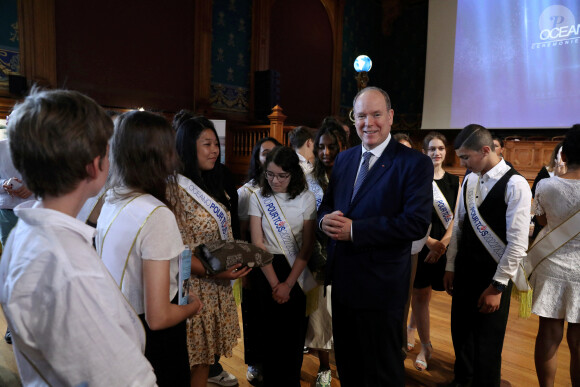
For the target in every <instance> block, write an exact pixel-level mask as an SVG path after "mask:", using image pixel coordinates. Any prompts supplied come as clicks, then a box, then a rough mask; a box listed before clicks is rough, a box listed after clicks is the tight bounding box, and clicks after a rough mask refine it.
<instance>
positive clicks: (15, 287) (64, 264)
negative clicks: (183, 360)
mask: <svg viewBox="0 0 580 387" xmlns="http://www.w3.org/2000/svg"><path fill="white" fill-rule="evenodd" d="M15 213H16V215H17V216H18V217H19V218H20V221H19V222H18V224H17V226H16V227H15V228H14V230H13V231H12V233H11V235H10V237H9V238H8V243H7V244H6V249H5V251H4V253H3V254H2V260H1V262H0V303H1V304H2V308H3V310H4V314H5V316H6V320H7V321H8V327H9V328H10V330H11V331H12V339H13V340H14V344H13V345H14V355H15V357H16V363H17V365H18V371H19V373H20V377H21V379H22V384H23V385H24V386H45V385H47V384H50V385H52V386H63V385H66V386H77V385H80V384H81V383H83V382H86V383H88V385H89V386H91V387H95V386H103V387H105V386H107V387H108V386H153V385H155V375H154V373H153V369H152V367H151V365H150V364H149V362H148V361H147V359H146V358H145V356H143V351H144V349H145V331H144V329H143V325H142V323H141V321H140V320H139V317H138V316H137V314H135V312H134V311H133V309H132V308H131V306H130V305H129V303H128V302H127V301H126V300H125V297H123V294H122V293H121V292H120V290H119V288H118V287H117V285H116V284H115V281H113V278H112V277H111V275H110V274H109V272H108V271H107V269H106V268H105V266H104V265H103V263H102V262H101V260H100V259H99V257H98V256H97V253H96V252H95V250H94V248H93V246H92V238H93V236H94V233H95V230H94V229H93V228H92V227H90V226H88V225H86V224H84V223H83V222H81V221H79V220H77V219H75V218H72V217H70V216H68V215H66V214H64V213H62V212H58V211H54V210H50V209H46V208H43V207H42V203H41V202H34V201H29V202H26V203H23V204H21V205H19V206H18V207H16V208H15Z"/></svg>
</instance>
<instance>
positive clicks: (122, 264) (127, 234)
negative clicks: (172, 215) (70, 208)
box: [95, 195, 166, 301]
mask: <svg viewBox="0 0 580 387" xmlns="http://www.w3.org/2000/svg"><path fill="white" fill-rule="evenodd" d="M161 207H166V206H165V205H164V204H163V203H161V202H160V201H159V200H157V199H156V198H155V197H153V196H151V195H139V196H135V197H134V198H132V199H131V200H129V201H128V202H127V203H126V204H125V205H124V206H123V207H122V208H121V209H120V210H119V211H118V212H117V213H116V214H114V216H112V218H109V219H110V222H109V225H108V226H107V227H106V231H105V233H104V234H103V235H102V236H101V235H97V239H96V243H95V245H96V247H97V252H98V253H99V256H100V257H101V259H102V260H103V263H104V264H105V266H106V267H107V269H109V272H110V273H111V276H112V277H113V278H114V279H115V282H116V283H117V284H118V285H119V288H120V289H121V290H123V280H124V278H125V273H126V271H127V265H128V263H129V258H130V257H131V252H132V251H133V247H134V246H135V241H136V240H137V237H138V236H139V234H140V233H141V230H142V229H143V226H144V225H145V223H147V220H148V219H149V217H150V216H151V215H152V214H153V213H154V212H155V211H156V210H157V209H158V208H161ZM123 212H125V213H128V214H130V215H131V216H130V219H131V222H132V224H133V225H137V226H138V227H137V228H135V227H128V225H127V223H126V219H124V218H123V216H121V217H120V219H121V221H119V222H115V221H116V220H117V218H118V217H119V215H120V214H121V213H123ZM109 234H110V235H111V237H110V238H108V239H107V236H109ZM105 241H107V243H106V244H105ZM120 258H122V259H120ZM123 293H125V292H123ZM131 301H132V300H131Z"/></svg>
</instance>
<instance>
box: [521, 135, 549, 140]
mask: <svg viewBox="0 0 580 387" xmlns="http://www.w3.org/2000/svg"><path fill="white" fill-rule="evenodd" d="M526 141H550V138H549V137H547V136H528V137H526Z"/></svg>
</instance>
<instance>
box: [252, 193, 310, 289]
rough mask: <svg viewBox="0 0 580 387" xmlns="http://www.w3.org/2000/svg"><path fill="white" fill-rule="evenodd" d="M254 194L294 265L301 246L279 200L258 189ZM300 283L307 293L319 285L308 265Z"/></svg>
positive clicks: (291, 264) (290, 262)
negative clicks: (265, 195)
mask: <svg viewBox="0 0 580 387" xmlns="http://www.w3.org/2000/svg"><path fill="white" fill-rule="evenodd" d="M254 194H255V195H256V196H257V197H258V202H259V203H260V207H261V208H262V213H263V214H264V216H265V217H266V219H267V220H268V224H269V225H270V228H271V229H272V231H273V233H274V235H275V236H276V240H277V242H278V245H279V246H280V248H281V249H282V251H283V252H284V256H286V259H287V260H288V263H289V264H290V267H292V266H294V261H296V257H297V256H298V252H299V251H300V248H299V247H298V243H297V242H296V238H294V234H293V233H292V230H291V229H290V224H289V223H288V221H287V220H286V218H285V217H284V213H283V212H282V209H281V208H280V205H279V204H278V201H277V200H276V198H275V197H274V195H272V196H268V197H264V196H262V195H261V194H260V191H256V192H255V193H254ZM298 284H299V285H300V287H301V288H302V291H303V292H304V293H305V294H306V293H308V292H309V291H310V290H312V289H314V288H315V287H316V286H317V283H316V280H315V279H314V277H313V276H312V273H311V272H310V269H308V267H305V268H304V271H303V272H302V273H301V274H300V276H299V277H298Z"/></svg>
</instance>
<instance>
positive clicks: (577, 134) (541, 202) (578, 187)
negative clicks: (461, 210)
mask: <svg viewBox="0 0 580 387" xmlns="http://www.w3.org/2000/svg"><path fill="white" fill-rule="evenodd" d="M562 160H563V161H565V162H567V167H568V170H567V172H566V173H565V174H563V175H561V176H554V177H551V178H549V179H544V180H542V181H540V182H539V183H538V186H537V188H536V198H535V200H534V207H533V208H534V212H535V214H536V219H537V220H538V222H539V223H540V224H543V225H546V227H545V228H544V230H546V229H547V232H550V231H552V230H554V229H556V228H557V227H558V226H559V225H560V224H561V223H563V222H564V221H566V220H568V219H569V218H570V217H571V216H572V215H574V214H576V213H577V212H578V211H579V210H580V194H579V192H580V125H578V124H577V125H574V126H573V127H572V129H570V130H569V131H568V132H567V133H566V139H565V140H564V145H563V146H562ZM544 230H543V231H544ZM547 232H546V233H547ZM578 232H580V229H579V230H575V231H574V230H573V231H572V233H571V235H572V239H569V238H567V239H569V240H568V242H566V243H565V244H563V245H561V247H560V248H558V249H557V250H555V251H554V252H553V253H551V254H550V255H548V256H546V257H545V258H544V259H543V260H541V261H540V262H539V263H538V264H537V265H536V267H535V268H534V270H533V272H532V275H531V277H530V284H531V285H532V287H533V289H534V295H533V304H532V313H534V314H537V315H538V316H540V325H539V328H538V336H537V337H536V348H535V356H534V357H535V363H536V372H537V375H538V381H539V383H540V386H553V385H554V379H555V376H556V367H557V360H556V354H557V352H558V347H559V345H560V342H561V341H562V338H563V335H564V321H567V322H568V333H567V341H568V346H569V348H570V376H571V381H572V385H573V386H578V385H580V234H578ZM544 235H545V234H544V232H543V233H542V234H540V235H539V236H538V238H540V239H541V238H542V236H544ZM536 243H537V241H536ZM533 248H534V247H532V249H533ZM532 249H530V251H532Z"/></svg>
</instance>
